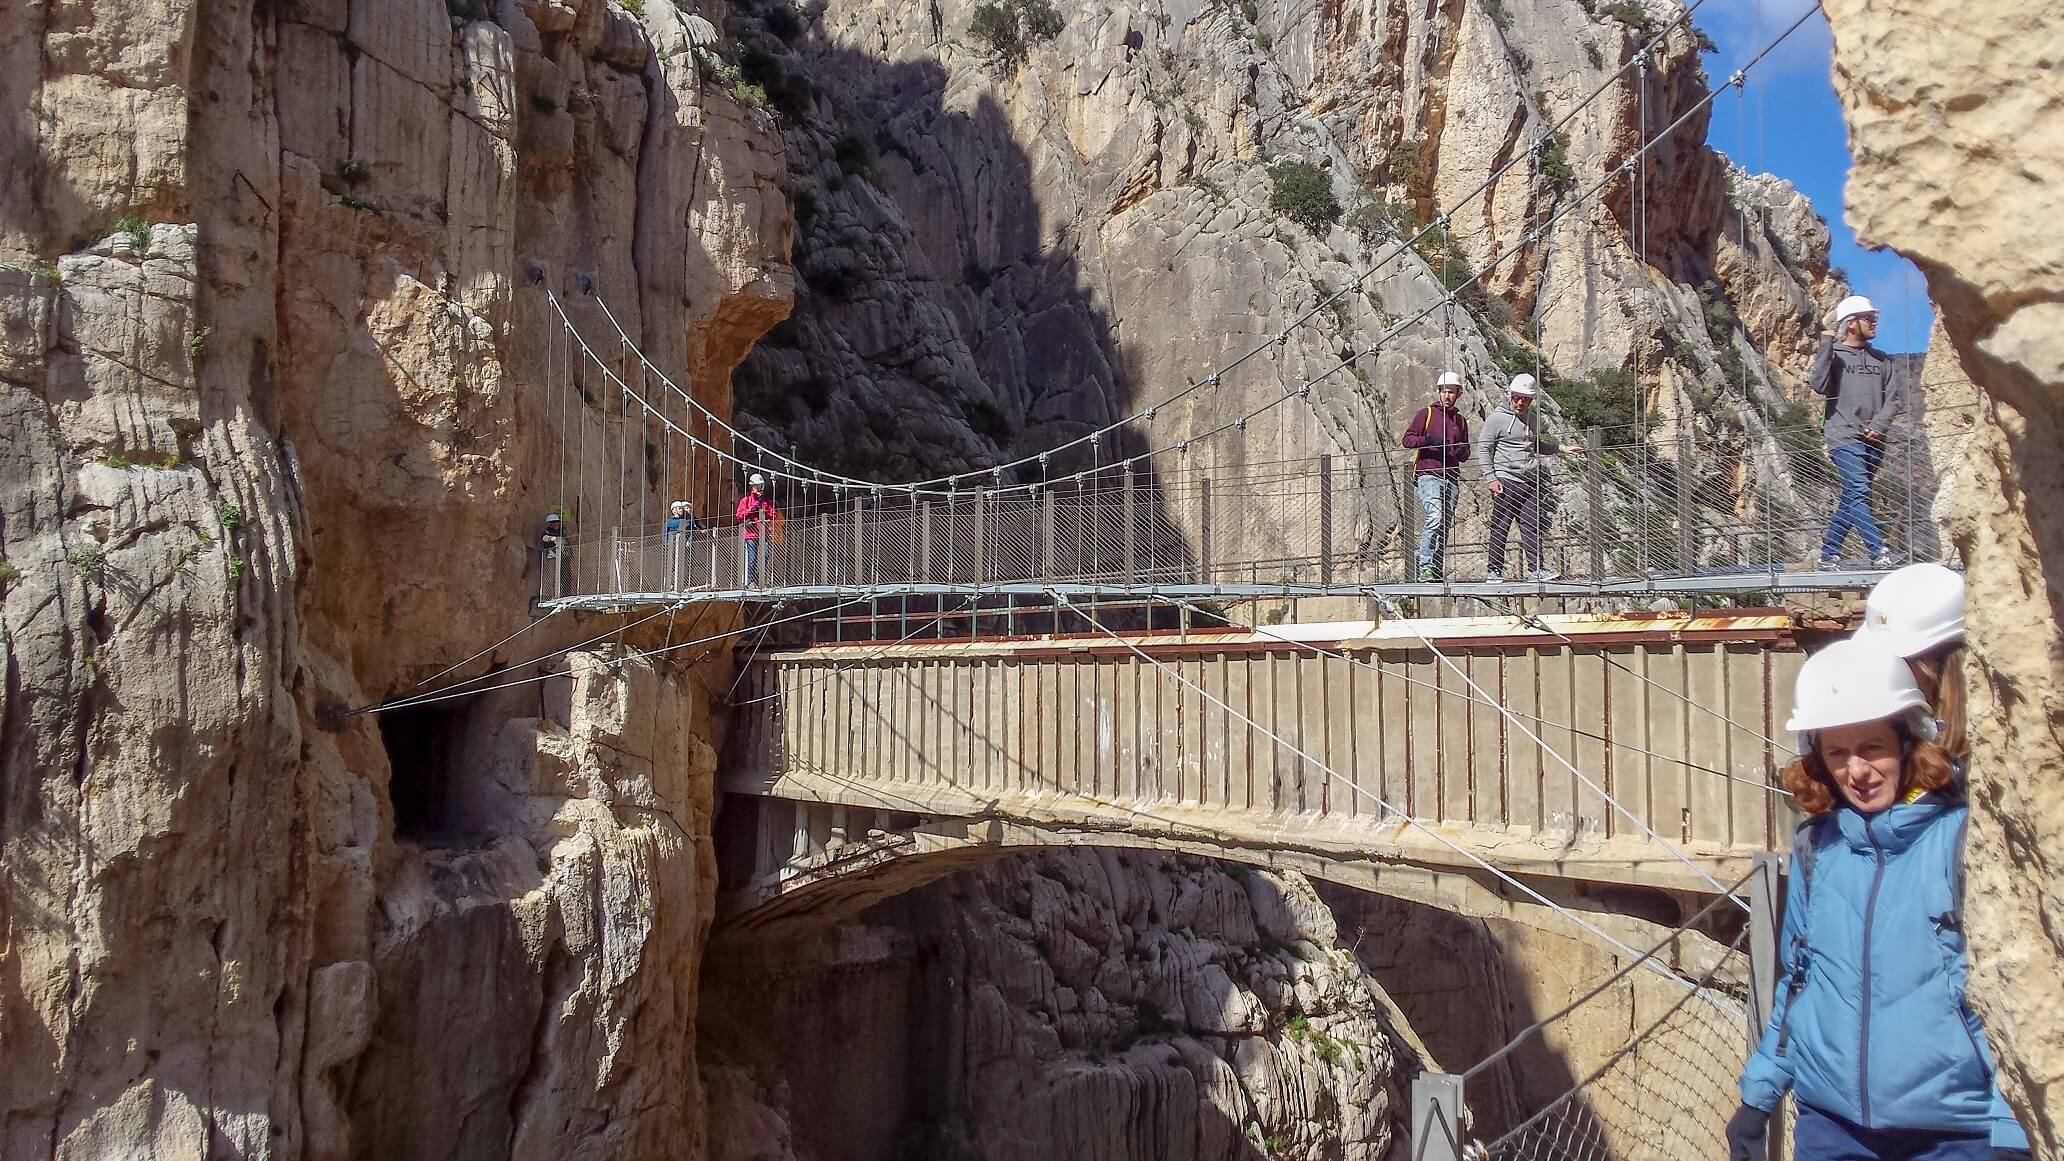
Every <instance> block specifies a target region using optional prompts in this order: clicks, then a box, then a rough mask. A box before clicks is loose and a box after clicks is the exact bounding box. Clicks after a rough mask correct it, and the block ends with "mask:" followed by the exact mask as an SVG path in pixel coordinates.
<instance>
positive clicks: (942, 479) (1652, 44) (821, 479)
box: [595, 0, 1783, 488]
mask: <svg viewBox="0 0 2064 1161" xmlns="http://www.w3.org/2000/svg"><path fill="white" fill-rule="evenodd" d="M1705 3H1706V0H1692V2H1691V3H1690V4H1689V5H1688V6H1686V7H1685V9H1684V11H1682V12H1680V13H1678V14H1677V15H1676V16H1675V17H1673V18H1672V19H1670V20H1669V21H1668V22H1667V23H1666V24H1664V25H1663V27H1662V28H1661V29H1660V30H1658V31H1657V32H1656V33H1655V34H1654V35H1653V36H1652V37H1650V38H1649V39H1648V40H1647V41H1646V42H1645V43H1644V44H1643V45H1642V46H1641V48H1640V50H1639V51H1637V52H1635V53H1634V54H1632V55H1631V56H1630V57H1629V58H1628V59H1627V61H1626V62H1624V63H1622V64H1621V65H1620V67H1619V68H1617V69H1615V70H1614V71H1613V72H1612V73H1611V74H1610V75H1608V76H1606V77H1605V78H1604V79H1603V80H1601V81H1600V82H1599V83H1598V85H1597V87H1595V88H1593V89H1592V90H1591V91H1590V92H1589V93H1588V94H1586V95H1585V96H1584V98H1583V99H1582V100H1580V101H1578V102H1577V103H1576V104H1574V105H1572V106H1571V107H1570V109H1569V111H1568V112H1566V113H1564V114H1563V115H1562V117H1561V118H1559V119H1558V120H1557V121H1556V122H1555V123H1554V124H1553V125H1551V126H1550V127H1549V128H1548V129H1547V130H1545V131H1544V137H1546V136H1550V135H1553V134H1555V133H1558V132H1560V131H1561V130H1563V129H1564V128H1566V127H1567V126H1569V125H1570V124H1571V123H1572V122H1574V121H1576V120H1577V118H1578V117H1579V116H1580V115H1581V114H1582V113H1583V112H1584V111H1585V110H1586V109H1588V108H1590V106H1591V105H1592V104H1593V103H1594V102H1596V101H1597V100H1598V99H1599V98H1600V97H1601V96H1603V95H1604V94H1605V93H1606V92H1607V91H1608V90H1609V89H1611V88H1612V87H1613V86H1614V85H1616V84H1618V83H1619V82H1620V81H1621V80H1623V79H1624V78H1625V77H1626V75H1627V72H1628V70H1629V69H1631V68H1635V67H1636V66H1637V63H1639V64H1640V67H1643V68H1645V67H1646V64H1645V62H1646V60H1647V57H1648V55H1649V54H1650V53H1651V52H1653V51H1654V50H1655V49H1656V48H1658V47H1659V46H1660V45H1661V44H1662V43H1663V41H1664V40H1666V39H1668V38H1669V36H1670V34H1671V33H1673V32H1675V31H1676V30H1677V28H1678V26H1679V25H1683V26H1685V27H1690V26H1691V18H1692V16H1693V15H1694V14H1696V13H1697V12H1698V10H1699V9H1700V8H1701V7H1703V6H1704V5H1705ZM1782 39H1783V37H1779V40H1782ZM1757 59H1758V60H1760V59H1761V57H1760V56H1759V57H1758V58H1757ZM1755 63H1756V62H1755V61H1751V62H1749V65H1745V66H1743V67H1744V69H1747V68H1748V67H1752V66H1753V65H1754V64H1755ZM1737 75H1739V74H1737ZM1708 99H1710V95H1709V98H1708ZM1544 119H1545V118H1544ZM1651 144H1652V143H1651ZM1647 148H1648V145H1646V144H1645V145H1644V146H1643V151H1644V152H1645V151H1646V149H1647ZM1523 164H1531V159H1530V157H1529V156H1527V155H1525V154H1521V155H1516V156H1514V157H1513V158H1511V159H1510V160H1508V161H1506V162H1505V163H1504V164H1502V165H1500V166H1498V167H1497V168H1496V169H1494V170H1492V171H1491V172H1490V173H1489V174H1488V175H1486V176H1485V177H1484V179H1483V180H1482V181H1481V182H1479V183H1478V184H1477V185H1476V187H1475V188H1473V189H1471V190H1470V191H1469V192H1467V193H1465V194H1463V195H1461V196H1460V197H1458V198H1456V199H1455V201H1454V203H1453V204H1452V205H1450V206H1449V207H1448V208H1447V209H1446V210H1444V211H1443V212H1442V213H1441V214H1439V215H1438V216H1437V217H1436V218H1435V220H1434V221H1433V222H1430V223H1428V224H1427V225H1425V226H1422V227H1420V228H1419V229H1418V231H1416V232H1415V233H1413V234H1412V236H1411V237H1409V238H1400V239H1399V241H1398V244H1397V245H1396V246H1395V247H1393V248H1392V249H1391V250H1390V251H1389V252H1388V253H1386V254H1384V255H1383V256H1382V257H1381V258H1380V259H1379V260H1378V261H1376V262H1374V263H1372V264H1370V266H1369V268H1368V269H1366V270H1362V271H1360V272H1359V273H1357V274H1356V275H1355V277H1353V278H1352V279H1349V280H1348V281H1347V282H1346V283H1345V284H1343V285H1342V286H1341V287H1340V289H1338V290H1336V291H1334V292H1332V293H1331V294H1329V295H1327V296H1325V297H1323V298H1322V299H1321V300H1320V301H1319V302H1318V303H1317V304H1316V305H1314V306H1313V307H1312V308H1311V309H1310V310H1308V311H1306V312H1305V313H1303V314H1302V315H1299V316H1298V317H1297V318H1295V319H1293V320H1291V322H1290V323H1289V324H1288V326H1286V327H1285V328H1283V329H1282V330H1281V331H1278V332H1277V333H1276V334H1275V335H1273V336H1271V337H1270V338H1268V339H1265V340H1264V341H1262V342H1260V343H1257V344H1255V345H1254V346H1253V347H1252V348H1250V349H1249V350H1247V351H1246V352H1245V353H1243V354H1241V355H1239V356H1238V357H1236V358H1234V359H1233V360H1231V361H1230V362H1227V363H1225V364H1222V365H1220V366H1219V367H1217V368H1216V369H1214V370H1213V371H1211V372H1209V373H1208V374H1206V375H1204V376H1200V377H1199V379H1198V380H1197V382H1195V383H1192V384H1190V385H1188V386H1187V387H1185V388H1184V389H1183V390H1181V391H1179V392H1177V393H1176V394H1174V395H1172V396H1170V397H1169V398H1167V399H1164V400H1162V401H1160V402H1159V403H1155V404H1152V405H1150V406H1148V407H1145V408H1142V409H1140V410H1139V411H1136V412H1134V413H1132V414H1130V415H1127V416H1125V417H1124V418H1121V419H1119V420H1117V421H1115V422H1112V423H1109V424H1106V425H1105V426H1103V427H1101V428H1099V429H1097V430H1096V431H1094V432H1091V433H1089V434H1087V435H1084V436H1079V437H1077V438H1076V439H1074V440H1071V441H1069V442H1067V443H1063V444H1060V445H1057V446H1055V447H1052V448H1048V449H1046V451H1045V452H1041V453H1034V455H1030V456H1025V457H1021V458H1019V459H1017V460H1013V461H1010V462H1008V463H1005V464H999V465H995V466H993V467H990V468H983V469H976V470H972V471H968V472H961V473H956V474H954V475H950V476H939V477H935V478H933V479H930V480H923V481H918V482H917V483H916V486H918V487H922V488H938V487H946V486H951V485H953V484H955V483H960V482H969V481H974V480H977V479H979V478H980V477H982V476H986V475H994V474H996V473H1001V472H1004V471H1008V470H1012V469H1015V468H1018V467H1021V466H1025V465H1028V464H1029V463H1031V462H1033V460H1034V459H1036V458H1038V457H1039V456H1043V455H1051V454H1055V453H1058V452H1061V451H1064V450H1066V449H1068V448H1072V447H1077V446H1080V445H1081V444H1083V443H1085V442H1087V441H1088V440H1091V439H1094V438H1096V437H1098V436H1100V435H1105V434H1110V433H1112V432H1115V431H1119V430H1121V429H1124V428H1127V427H1130V426H1132V425H1133V424H1134V423H1136V422H1137V421H1139V420H1141V419H1145V420H1147V421H1149V422H1151V421H1152V419H1153V418H1154V412H1155V411H1156V410H1157V409H1158V408H1162V407H1167V406H1170V405H1172V404H1175V403H1178V402H1180V401H1181V400H1183V399H1184V398H1186V397H1187V396H1189V395H1190V394H1191V393H1193V392H1195V391H1197V390H1199V389H1200V388H1202V387H1204V386H1206V385H1207V384H1208V385H1210V386H1217V385H1218V384H1219V383H1220V382H1221V381H1222V379H1223V377H1224V376H1225V375H1226V374H1227V373H1229V372H1231V371H1234V370H1237V369H1238V368H1239V367H1241V366H1242V365H1243V364H1245V363H1247V362H1248V361H1249V360H1251V359H1253V358H1255V357H1256V356H1258V355H1260V354H1261V353H1262V352H1264V351H1266V350H1268V349H1269V348H1270V347H1274V346H1280V345H1281V344H1282V343H1283V342H1284V341H1285V340H1286V339H1287V337H1288V335H1289V332H1291V331H1294V330H1297V329H1299V328H1302V327H1303V326H1305V325H1306V324H1307V323H1309V322H1310V321H1311V320H1312V319H1314V318H1317V317H1319V316H1320V315H1321V314H1323V313H1325V312H1326V311H1327V310H1329V309H1330V308H1331V307H1332V306H1333V305H1334V304H1335V303H1337V302H1339V301H1340V300H1342V299H1343V298H1345V297H1347V296H1348V295H1349V294H1351V293H1354V292H1355V291H1357V290H1359V289H1360V288H1361V287H1362V286H1363V284H1365V283H1366V282H1367V281H1368V280H1369V279H1370V278H1371V277H1373V276H1374V275H1376V274H1377V273H1378V272H1380V271H1381V270H1383V269H1384V268H1386V267H1388V266H1389V265H1390V264H1391V262H1393V261H1395V260H1396V259H1398V258H1400V257H1402V256H1404V255H1405V254H1407V253H1410V252H1412V251H1413V248H1414V247H1415V246H1417V245H1418V244H1419V243H1420V242H1421V241H1422V240H1424V239H1425V238H1427V236H1428V235H1430V234H1432V233H1433V232H1434V230H1435V228H1436V226H1438V227H1439V229H1440V231H1441V232H1442V234H1443V237H1445V234H1446V230H1447V225H1448V222H1449V221H1450V219H1451V218H1452V217H1453V215H1455V214H1457V213H1459V212H1460V211H1462V210H1463V209H1464V208H1466V207H1467V206H1468V205H1469V204H1470V203H1471V202H1473V201H1475V200H1476V199H1477V198H1479V197H1482V196H1484V194H1485V193H1486V192H1487V191H1489V190H1491V189H1492V188H1494V187H1495V186H1496V185H1497V184H1498V183H1499V182H1500V181H1502V180H1503V179H1504V178H1505V175H1506V174H1507V173H1508V172H1510V171H1511V170H1512V169H1513V167H1515V166H1518V165H1523ZM1587 196H1588V195H1587ZM1445 252H1446V247H1445V246H1444V247H1443V253H1444V254H1445ZM1443 262H1445V258H1444V259H1443ZM1487 268H1488V267H1487ZM1443 284H1444V285H1445V280H1443ZM1456 289H1457V290H1460V289H1463V288H1462V287H1458V288H1456ZM595 297H596V302H597V304H598V305H599V306H601V309H602V313H603V316H604V317H605V318H607V319H608V321H609V324H610V326H611V327H612V328H613V329H614V330H615V331H616V332H617V334H618V335H619V337H620V338H621V339H622V340H623V341H624V342H625V343H627V344H629V346H630V349H632V350H635V351H637V353H638V357H639V359H640V360H641V361H643V362H644V364H645V366H647V367H648V368H650V369H651V370H652V372H653V373H654V374H657V375H658V376H659V378H660V381H661V382H663V383H664V384H665V385H666V386H667V388H668V389H669V390H670V391H671V392H674V393H677V394H679V395H681V396H682V397H683V398H684V399H685V400H686V401H687V403H688V405H689V407H690V408H691V409H693V411H695V412H700V413H701V414H703V415H704V416H706V417H707V419H708V420H709V421H710V423H711V425H712V427H713V429H714V427H722V429H723V430H724V432H725V433H726V434H727V435H728V436H730V438H731V440H732V442H733V447H734V449H735V448H736V446H737V445H738V444H743V445H745V446H746V447H748V448H751V449H752V450H753V451H754V452H756V453H758V454H759V456H760V457H761V458H762V460H763V461H764V462H766V463H767V464H768V465H769V466H768V467H767V469H766V470H768V471H770V472H781V469H779V468H775V467H772V466H771V465H772V464H777V463H778V464H787V465H790V466H791V467H793V468H794V469H795V470H796V471H797V472H798V473H803V474H807V476H808V477H809V479H808V480H807V481H806V482H818V483H828V484H843V485H845V486H847V487H855V486H857V487H863V488H864V487H868V486H870V485H872V484H874V483H875V481H869V480H861V479H858V478H856V477H852V476H846V475H842V474H840V473H836V472H831V471H828V470H826V469H822V468H818V467H815V466H813V465H810V464H805V463H803V462H802V461H800V460H797V459H794V458H792V457H790V456H786V455H783V454H781V453H780V452H778V451H776V450H774V449H773V448H770V447H767V446H766V445H764V444H761V443H759V442H758V441H757V440H754V439H753V438H752V437H750V436H748V435H746V434H745V433H744V432H742V431H740V430H738V429H737V428H736V427H733V426H732V425H731V424H730V423H729V422H728V421H726V420H724V419H723V418H722V417H720V416H718V415H717V414H716V413H715V412H713V411H710V410H708V409H707V408H704V407H703V405H702V404H701V403H699V402H697V401H696V400H695V398H694V396H693V395H692V394H691V393H689V392H687V391H684V390H682V389H681V387H680V386H678V385H677V384H675V383H674V381H673V380H672V379H671V378H669V377H668V376H667V375H666V373H665V372H664V371H663V370H661V369H660V368H659V367H657V366H655V365H654V364H652V362H651V360H650V359H648V358H646V356H645V353H644V351H643V349H642V348H640V347H638V345H637V344H634V343H630V341H629V333H628V332H627V331H626V330H625V329H624V327H623V324H622V323H621V322H619V321H618V320H617V318H616V316H615V314H614V313H612V312H611V311H610V310H609V307H608V305H607V304H606V303H604V302H602V300H601V297H600V295H599V294H598V295H596V296H595ZM1452 304H1453V299H1452V296H1451V297H1450V299H1449V305H1450V306H1452ZM711 438H712V440H714V439H715V432H714V430H712V434H711ZM740 462H744V461H740ZM781 474H787V473H785V472H782V473H781ZM795 478H796V479H799V480H802V479H804V478H805V476H804V475H802V474H799V475H797V476H796V477H795ZM896 486H898V487H902V486H905V485H900V484H899V485H896Z"/></svg>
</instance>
